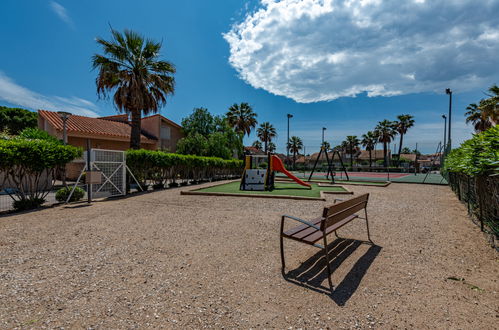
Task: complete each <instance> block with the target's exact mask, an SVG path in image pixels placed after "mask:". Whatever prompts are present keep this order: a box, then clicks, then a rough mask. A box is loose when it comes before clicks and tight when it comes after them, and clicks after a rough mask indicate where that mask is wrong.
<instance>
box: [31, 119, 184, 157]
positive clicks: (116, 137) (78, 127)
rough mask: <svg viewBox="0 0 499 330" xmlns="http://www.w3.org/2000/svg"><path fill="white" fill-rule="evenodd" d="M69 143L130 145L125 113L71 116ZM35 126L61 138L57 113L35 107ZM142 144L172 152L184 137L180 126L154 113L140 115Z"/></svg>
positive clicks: (120, 147)
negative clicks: (36, 112) (100, 115)
mask: <svg viewBox="0 0 499 330" xmlns="http://www.w3.org/2000/svg"><path fill="white" fill-rule="evenodd" d="M66 126H67V136H68V144H70V145H74V146H77V147H82V148H83V149H86V147H87V141H90V144H91V147H92V148H97V149H112V150H127V149H129V148H130V134H131V130H132V128H131V125H130V122H129V121H128V115H126V114H123V115H115V116H108V117H100V118H91V117H85V116H78V115H72V116H70V117H69V119H68V120H67V123H66ZM38 128H40V129H41V130H44V131H46V132H48V133H49V134H50V135H52V136H55V137H57V138H59V139H62V136H63V122H62V119H61V117H60V116H59V114H58V113H57V112H53V111H46V110H38ZM141 128H142V132H141V137H140V140H141V147H142V148H144V149H149V150H167V151H171V152H175V151H176V149H177V142H178V140H180V139H181V138H182V137H183V133H182V127H181V126H180V125H178V124H176V123H174V122H173V121H171V120H169V119H167V118H165V117H163V116H161V115H159V114H157V115H153V116H149V117H145V118H142V124H141Z"/></svg>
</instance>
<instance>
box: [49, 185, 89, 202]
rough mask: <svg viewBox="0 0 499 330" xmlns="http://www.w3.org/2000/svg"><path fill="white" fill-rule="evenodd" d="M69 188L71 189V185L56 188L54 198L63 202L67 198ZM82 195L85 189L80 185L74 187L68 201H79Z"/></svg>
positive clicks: (69, 191)
mask: <svg viewBox="0 0 499 330" xmlns="http://www.w3.org/2000/svg"><path fill="white" fill-rule="evenodd" d="M71 190H73V187H64V188H61V189H59V190H57V192H56V193H55V199H56V200H57V201H59V202H65V201H66V200H67V199H68V196H69V194H70V193H71ZM83 196H85V190H83V189H82V188H80V187H76V188H75V190H74V192H73V195H71V198H70V200H69V202H76V201H79V200H80V199H82V198H83Z"/></svg>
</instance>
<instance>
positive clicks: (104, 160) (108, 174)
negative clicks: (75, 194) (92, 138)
mask: <svg viewBox="0 0 499 330" xmlns="http://www.w3.org/2000/svg"><path fill="white" fill-rule="evenodd" d="M85 155H86V154H85ZM90 170H91V171H101V172H102V183H101V184H93V185H91V187H92V196H93V197H97V198H98V197H109V196H121V195H125V194H126V159H125V152H124V151H117V150H106V149H92V151H91V155H90Z"/></svg>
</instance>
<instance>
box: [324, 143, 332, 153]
mask: <svg viewBox="0 0 499 330" xmlns="http://www.w3.org/2000/svg"><path fill="white" fill-rule="evenodd" d="M322 146H323V147H324V151H325V152H328V150H330V149H331V144H330V143H329V142H327V141H324V142H322Z"/></svg>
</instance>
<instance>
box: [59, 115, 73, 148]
mask: <svg viewBox="0 0 499 330" xmlns="http://www.w3.org/2000/svg"><path fill="white" fill-rule="evenodd" d="M57 114H58V115H59V117H61V119H62V142H63V143H64V145H66V144H67V143H68V125H67V122H68V119H69V117H71V113H69V112H65V111H57Z"/></svg>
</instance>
